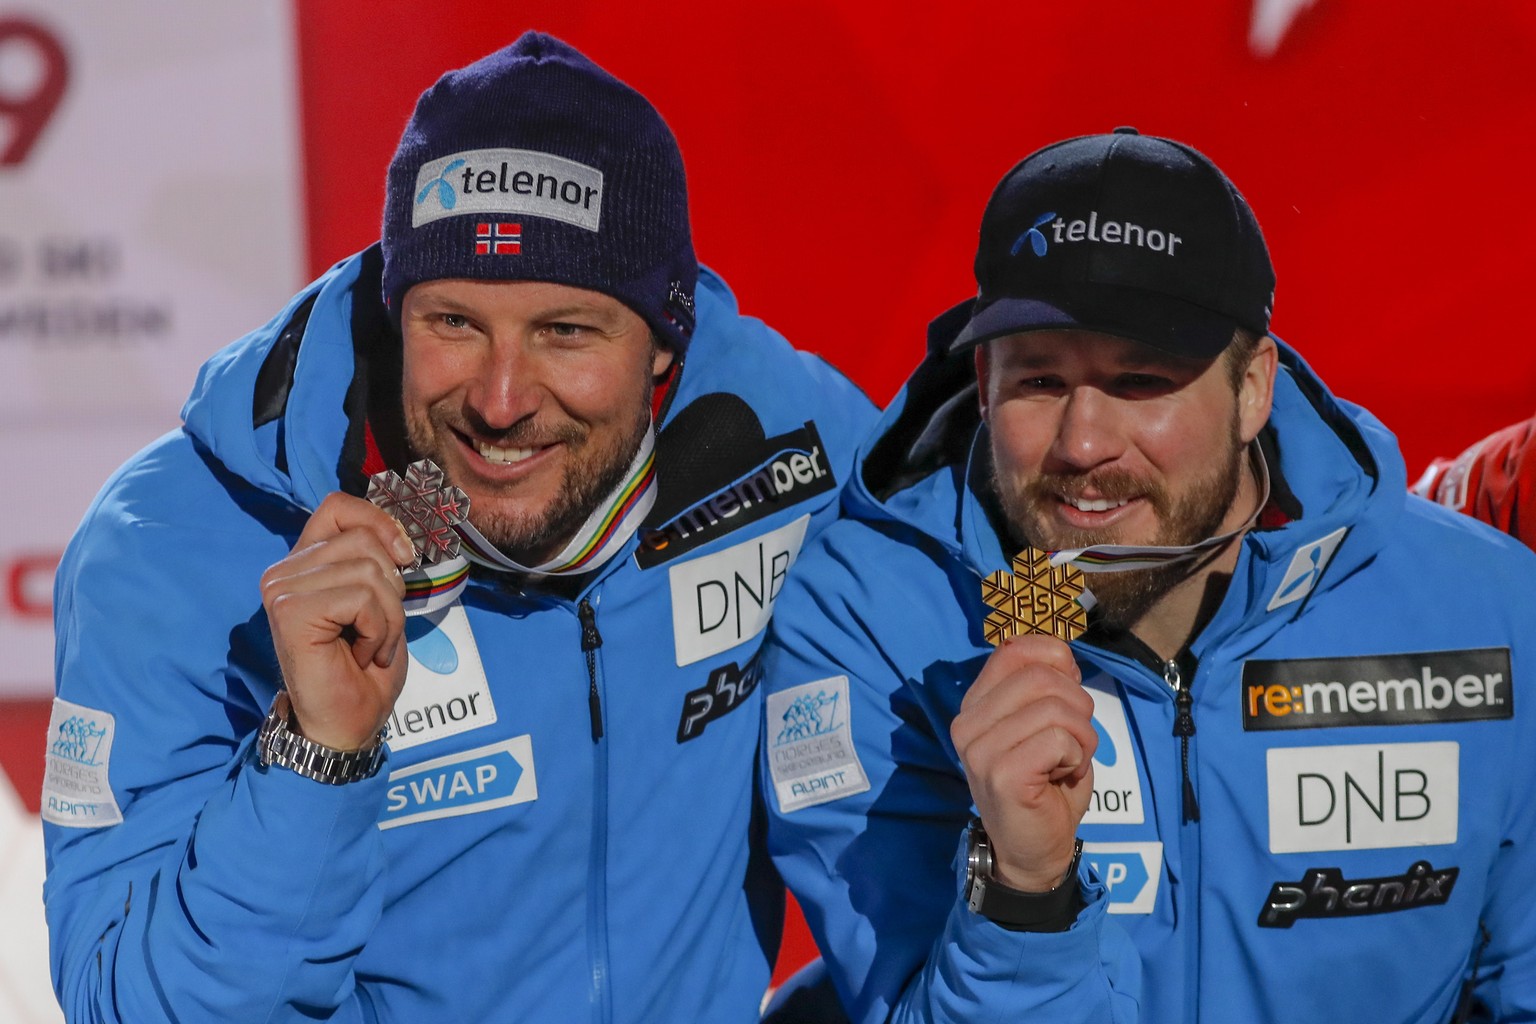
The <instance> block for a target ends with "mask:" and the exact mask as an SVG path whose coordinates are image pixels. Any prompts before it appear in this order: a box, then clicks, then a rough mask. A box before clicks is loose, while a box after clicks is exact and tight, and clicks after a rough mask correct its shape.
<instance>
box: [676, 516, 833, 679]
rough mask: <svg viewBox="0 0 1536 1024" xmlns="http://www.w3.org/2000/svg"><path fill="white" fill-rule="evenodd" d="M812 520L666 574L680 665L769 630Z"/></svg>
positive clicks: (799, 521) (802, 520)
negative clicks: (780, 592) (778, 600)
mask: <svg viewBox="0 0 1536 1024" xmlns="http://www.w3.org/2000/svg"><path fill="white" fill-rule="evenodd" d="M810 521H811V517H810V516H808V515H805V516H801V517H800V518H799V519H796V520H794V521H793V522H790V523H786V524H785V525H783V526H781V527H779V528H778V529H777V530H770V531H769V532H768V533H765V534H762V535H760V536H757V537H753V538H752V539H751V540H747V541H743V542H742V543H740V544H733V545H732V546H731V547H728V548H726V549H725V550H724V551H716V552H714V553H712V554H708V555H700V556H699V557H698V558H693V559H690V560H688V561H686V562H682V563H680V564H678V565H674V566H673V567H672V568H671V569H669V570H668V571H667V582H668V584H669V585H670V587H671V590H672V642H673V645H674V648H675V650H676V655H677V664H678V667H682V666H684V665H692V664H693V663H694V662H696V661H702V660H704V659H705V658H711V657H714V656H715V655H717V654H721V653H723V652H725V651H728V650H730V649H731V648H732V647H735V646H736V645H738V644H742V643H746V642H747V641H748V640H750V639H752V638H753V637H755V636H757V634H759V633H761V632H762V631H763V630H764V629H766V628H767V626H768V620H769V619H770V618H771V617H772V616H773V603H774V601H776V600H777V599H778V596H779V591H780V589H782V588H783V586H784V579H785V576H786V575H787V574H788V573H789V567H790V566H792V565H794V564H795V558H796V556H798V555H799V554H800V545H801V543H802V542H804V540H805V529H806V527H807V526H808V525H809V524H810Z"/></svg>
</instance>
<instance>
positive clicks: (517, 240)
mask: <svg viewBox="0 0 1536 1024" xmlns="http://www.w3.org/2000/svg"><path fill="white" fill-rule="evenodd" d="M522 251H523V226H522V225H521V224H507V223H501V224H476V225H475V255H476V256H516V255H517V254H518V253H520V252H522Z"/></svg>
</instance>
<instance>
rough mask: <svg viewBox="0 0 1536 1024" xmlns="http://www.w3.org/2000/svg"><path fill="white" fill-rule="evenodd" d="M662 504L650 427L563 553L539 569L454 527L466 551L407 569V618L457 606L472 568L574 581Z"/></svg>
mask: <svg viewBox="0 0 1536 1024" xmlns="http://www.w3.org/2000/svg"><path fill="white" fill-rule="evenodd" d="M655 504H656V437H655V431H654V429H652V428H650V427H648V428H647V429H646V431H645V434H644V437H643V438H642V440H641V442H640V448H639V450H638V451H636V452H635V457H634V458H633V459H631V460H630V464H629V469H628V471H627V472H626V473H625V474H624V479H623V480H622V481H621V482H620V483H619V485H618V486H617V487H616V488H614V490H613V491H612V492H610V493H609V495H608V497H607V499H606V500H605V501H604V502H603V503H602V504H600V505H598V507H597V509H596V510H594V511H593V513H592V514H591V515H590V516H588V517H587V520H586V522H584V523H583V524H582V525H581V528H580V529H579V530H577V531H576V534H575V536H574V537H572V538H571V541H570V543H568V544H567V545H566V546H565V547H564V548H563V549H562V550H561V551H560V553H559V554H557V555H555V556H554V557H553V558H551V559H549V560H548V561H546V562H543V563H541V564H539V565H535V566H526V565H523V564H522V563H521V562H518V561H517V560H515V559H512V558H508V557H507V556H506V555H504V554H502V553H501V552H500V551H498V550H497V549H496V546H495V545H494V544H492V543H491V542H490V541H488V540H486V539H485V537H484V536H483V535H482V534H481V533H480V531H479V530H476V529H475V528H474V527H473V526H471V525H470V524H469V521H468V520H467V519H465V520H463V521H462V522H457V523H454V524H453V530H454V532H455V533H457V534H458V536H459V539H460V541H461V542H462V546H461V547H460V550H459V551H458V552H457V553H456V554H455V555H453V556H451V557H447V558H444V559H442V560H441V561H439V562H437V563H435V564H431V565H426V564H423V565H422V566H421V567H420V568H418V569H410V570H406V571H405V573H404V577H405V587H406V596H405V613H406V614H407V615H425V614H427V613H429V612H433V611H437V610H438V609H440V608H443V607H446V606H447V605H449V604H451V603H453V601H454V600H455V599H457V598H458V596H459V594H460V592H462V591H463V589H464V586H465V584H467V583H468V582H469V563H470V562H471V561H473V562H478V563H479V564H481V565H484V566H487V567H488V568H492V569H500V570H504V571H508V572H515V573H519V574H521V575H524V576H535V577H539V576H569V575H575V574H577V573H583V572H591V571H592V570H594V569H596V568H598V567H599V566H602V565H604V564H606V563H607V562H608V561H609V560H610V559H612V558H613V556H614V555H616V554H618V553H619V552H620V551H621V550H623V548H624V545H625V544H626V543H627V542H628V541H629V538H630V537H631V536H632V535H633V534H634V532H635V531H636V530H637V529H639V527H640V524H641V523H642V522H644V520H645V517H646V516H647V515H649V514H650V511H651V507H652V506H653V505H655Z"/></svg>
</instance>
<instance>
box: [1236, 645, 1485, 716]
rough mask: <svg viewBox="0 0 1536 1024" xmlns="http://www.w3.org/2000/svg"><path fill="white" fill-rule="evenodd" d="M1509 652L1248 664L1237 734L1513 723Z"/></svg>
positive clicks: (1370, 655) (1377, 656) (1442, 653)
mask: <svg viewBox="0 0 1536 1024" xmlns="http://www.w3.org/2000/svg"><path fill="white" fill-rule="evenodd" d="M1509 680H1510V668H1509V648H1507V647H1482V648H1475V649H1472V650H1466V651H1422V652H1419V653H1415V654H1367V655H1361V656H1358V657H1353V658H1299V659H1296V660H1292V661H1250V662H1247V663H1246V664H1244V665H1243V689H1242V692H1243V729H1244V730H1246V731H1248V732H1262V731H1266V730H1271V729H1322V728H1330V727H1341V726H1352V725H1417V724H1429V723H1439V722H1474V721H1480V720H1485V719H1498V718H1513V717H1514V714H1515V695H1514V691H1513V690H1512V689H1511V688H1510V685H1509Z"/></svg>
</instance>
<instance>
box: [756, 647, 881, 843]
mask: <svg viewBox="0 0 1536 1024" xmlns="http://www.w3.org/2000/svg"><path fill="white" fill-rule="evenodd" d="M767 713H768V765H769V770H770V772H771V774H772V776H773V790H774V795H776V796H777V797H778V799H779V810H780V812H781V813H784V814H788V813H789V812H790V811H798V810H800V809H801V808H802V807H814V806H815V805H816V804H824V803H826V802H827V801H829V800H838V799H841V798H842V797H845V796H852V795H853V794H855V793H862V792H864V791H865V790H867V789H869V777H868V776H866V775H865V774H864V766H863V765H862V764H861V763H860V762H859V753H858V751H857V750H856V749H855V748H854V745H853V728H852V719H851V717H850V713H851V709H850V708H849V706H848V677H847V676H833V677H832V678H831V679H818V680H817V681H816V682H814V683H805V684H804V685H802V686H794V687H791V688H789V689H788V690H781V691H779V692H778V693H771V694H769V695H768V712H767Z"/></svg>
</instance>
